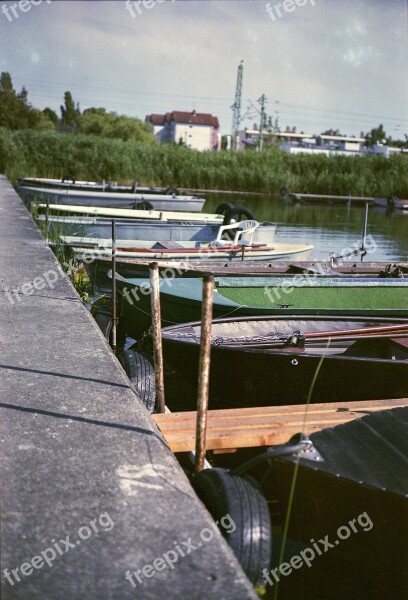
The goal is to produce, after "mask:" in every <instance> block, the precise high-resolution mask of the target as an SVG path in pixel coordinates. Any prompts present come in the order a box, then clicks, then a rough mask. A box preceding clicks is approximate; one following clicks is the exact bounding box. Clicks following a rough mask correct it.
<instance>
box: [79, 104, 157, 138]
mask: <svg viewBox="0 0 408 600" xmlns="http://www.w3.org/2000/svg"><path fill="white" fill-rule="evenodd" d="M78 133H85V134H89V135H100V136H103V137H108V138H119V139H121V140H124V141H126V140H136V141H140V142H145V143H149V144H150V143H154V142H155V137H154V135H153V134H152V131H151V128H150V126H149V124H148V123H144V122H143V121H141V120H140V119H135V118H132V117H127V116H125V115H117V114H116V113H115V112H107V111H106V110H105V109H104V108H87V109H86V110H84V112H83V113H82V115H81V116H80V118H79V120H78Z"/></svg>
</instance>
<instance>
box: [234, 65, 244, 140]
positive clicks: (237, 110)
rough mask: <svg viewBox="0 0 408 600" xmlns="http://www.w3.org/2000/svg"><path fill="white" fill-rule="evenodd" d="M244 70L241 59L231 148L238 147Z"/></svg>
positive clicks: (236, 88)
mask: <svg viewBox="0 0 408 600" xmlns="http://www.w3.org/2000/svg"><path fill="white" fill-rule="evenodd" d="M243 72H244V61H243V60H241V62H240V63H239V66H238V73H237V84H236V86H235V102H234V104H233V105H232V106H231V108H232V111H233V112H232V129H231V150H236V149H237V137H238V129H239V124H240V121H241V95H242V76H243Z"/></svg>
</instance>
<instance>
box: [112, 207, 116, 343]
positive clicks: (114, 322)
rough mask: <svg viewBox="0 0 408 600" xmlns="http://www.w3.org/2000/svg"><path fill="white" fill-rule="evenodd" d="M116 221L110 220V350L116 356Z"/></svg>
mask: <svg viewBox="0 0 408 600" xmlns="http://www.w3.org/2000/svg"><path fill="white" fill-rule="evenodd" d="M116 326H117V314H116V220H115V219H112V350H113V352H114V353H115V354H116Z"/></svg>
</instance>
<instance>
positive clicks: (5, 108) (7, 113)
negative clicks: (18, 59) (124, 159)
mask: <svg viewBox="0 0 408 600" xmlns="http://www.w3.org/2000/svg"><path fill="white" fill-rule="evenodd" d="M60 112H61V116H58V114H57V113H56V112H55V111H54V110H52V109H51V108H49V107H47V108H44V110H39V109H38V108H34V107H33V106H32V105H31V104H30V103H29V101H28V92H27V89H26V88H25V87H23V88H22V90H21V92H17V91H16V90H15V89H14V88H13V83H12V80H11V76H10V73H7V72H3V73H1V76H0V128H2V127H3V128H5V129H9V130H11V131H17V130H21V129H31V130H37V131H46V130H49V131H52V130H54V131H57V132H62V133H70V134H76V133H82V134H88V135H98V136H102V137H106V138H119V139H121V140H124V141H127V140H135V141H140V142H144V143H148V144H153V143H154V142H155V138H154V136H153V133H152V131H151V128H150V125H149V124H148V123H144V122H143V121H141V120H140V119H136V118H133V117H128V116H125V115H118V114H116V113H115V112H108V111H107V110H106V109H105V108H87V109H85V110H84V111H83V112H81V110H80V108H79V104H78V103H75V102H74V99H73V97H72V94H71V92H69V91H67V92H65V94H64V104H63V105H61V107H60Z"/></svg>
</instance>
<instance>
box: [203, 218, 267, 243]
mask: <svg viewBox="0 0 408 600" xmlns="http://www.w3.org/2000/svg"><path fill="white" fill-rule="evenodd" d="M258 227H259V223H258V221H253V220H247V221H239V222H238V223H230V224H229V225H221V227H220V228H219V230H218V233H217V237H216V238H215V240H214V241H213V242H210V244H209V245H210V246H227V245H231V241H230V240H225V239H222V235H223V234H224V232H225V231H227V230H234V229H236V230H237V231H236V233H235V236H234V239H233V241H232V245H233V246H251V245H252V238H253V237H254V232H255V230H256V229H257V228H258Z"/></svg>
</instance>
